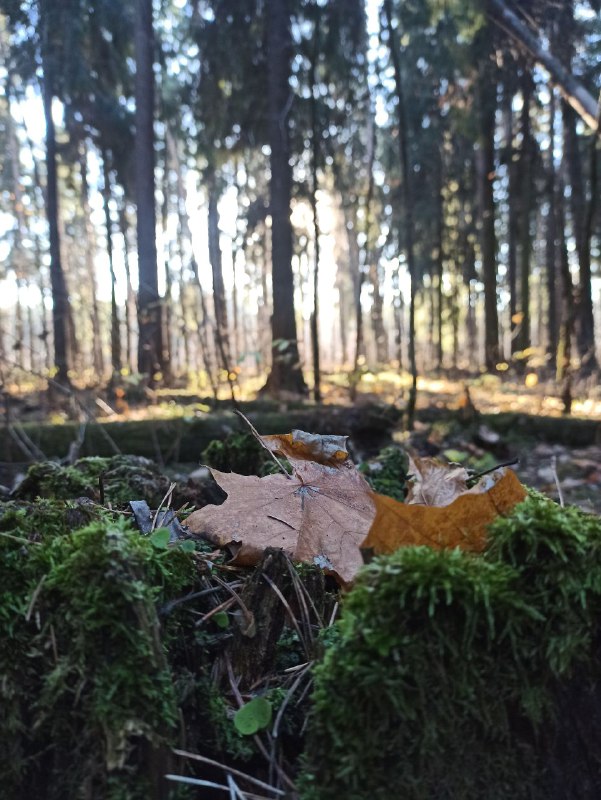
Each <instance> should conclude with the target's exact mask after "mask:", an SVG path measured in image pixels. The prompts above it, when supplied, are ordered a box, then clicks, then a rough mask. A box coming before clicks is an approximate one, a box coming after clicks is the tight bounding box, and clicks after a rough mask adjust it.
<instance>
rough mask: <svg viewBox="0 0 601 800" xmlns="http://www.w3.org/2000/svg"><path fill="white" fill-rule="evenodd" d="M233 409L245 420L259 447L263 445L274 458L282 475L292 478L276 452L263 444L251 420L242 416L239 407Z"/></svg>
mask: <svg viewBox="0 0 601 800" xmlns="http://www.w3.org/2000/svg"><path fill="white" fill-rule="evenodd" d="M234 411H235V413H236V414H238V416H239V417H242V419H243V420H244V422H246V424H247V425H248V427H249V428H250V432H251V433H252V435H253V436H254V437H255V439H256V440H257V441H258V442H259V444H260V445H261V447H264V448H265V450H267V452H268V453H269V455H270V456H271V457H272V458H273V460H274V461H275V463H276V464H277V465H278V467H279V468H280V470H281V471H282V472H283V473H284V475H285V476H286V477H287V478H292V475H290V474H289V473H288V471H287V470H286V467H285V466H284V465H283V464H282V462H281V461H280V460H279V458H278V457H277V456H276V454H275V453H273V452H272V451H271V450H270V449H269V447H267V445H266V444H265V442H264V441H263V439H262V438H261V434H260V433H259V431H258V430H257V429H256V428H255V426H254V425H253V424H252V422H251V421H250V420H249V419H248V417H245V416H244V414H243V413H242V412H241V411H240V409H239V408H236V409H234Z"/></svg>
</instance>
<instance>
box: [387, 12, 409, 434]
mask: <svg viewBox="0 0 601 800" xmlns="http://www.w3.org/2000/svg"><path fill="white" fill-rule="evenodd" d="M384 14H385V18H386V30H387V32H388V46H389V47H390V55H391V58H392V64H393V67H394V80H395V90H396V99H397V104H396V105H397V120H398V146H399V159H400V163H401V179H402V189H403V216H404V219H405V231H404V233H405V252H406V257H407V267H408V270H409V282H410V287H409V369H410V371H411V389H410V391H409V400H408V402H407V427H408V429H409V430H411V429H412V428H413V420H414V416H415V402H416V398H417V364H416V360H415V295H416V282H417V272H416V265H415V253H414V248H413V237H414V230H413V225H414V220H413V205H412V203H413V200H412V191H411V185H410V180H411V172H412V171H411V169H410V164H409V155H408V143H407V138H408V136H409V130H408V127H407V112H406V106H405V90H404V86H403V75H402V72H401V57H400V53H399V49H398V39H399V34H398V31H395V28H394V26H393V22H392V2H391V0H384Z"/></svg>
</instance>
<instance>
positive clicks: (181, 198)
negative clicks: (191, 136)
mask: <svg viewBox="0 0 601 800" xmlns="http://www.w3.org/2000/svg"><path fill="white" fill-rule="evenodd" d="M165 140H166V143H167V148H168V150H169V155H170V158H171V167H172V169H173V170H174V172H175V178H176V189H177V223H178V239H179V243H180V252H181V253H182V266H183V264H184V258H183V243H184V241H186V242H188V246H189V248H190V262H189V265H188V266H189V267H190V269H191V270H192V273H193V275H194V280H195V284H196V287H197V289H198V295H199V299H200V311H201V312H202V317H201V315H200V314H199V309H198V304H197V303H193V305H192V307H193V315H194V325H195V328H196V331H197V335H198V345H199V350H200V354H201V359H202V363H203V367H204V369H205V372H206V374H207V380H208V381H209V384H210V386H211V391H212V392H213V396H214V398H215V399H217V395H218V387H217V383H216V380H215V375H214V370H213V363H212V360H211V353H210V348H209V342H208V335H207V328H208V324H209V318H208V311H207V303H206V298H205V293H204V290H203V288H202V283H201V281H200V273H199V270H198V263H197V262H196V257H195V255H194V250H193V247H192V232H191V231H190V223H189V220H188V211H187V208H186V199H187V198H186V188H185V184H184V176H183V172H182V161H181V158H180V153H179V149H178V144H177V140H176V138H175V137H174V136H173V134H172V132H171V129H170V128H167V131H166V135H165Z"/></svg>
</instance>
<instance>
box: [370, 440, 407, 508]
mask: <svg viewBox="0 0 601 800" xmlns="http://www.w3.org/2000/svg"><path fill="white" fill-rule="evenodd" d="M408 468H409V459H408V457H407V453H406V452H405V450H402V449H401V448H400V447H385V448H384V449H383V450H382V451H381V452H380V454H379V455H378V457H377V458H376V459H374V460H373V461H370V462H369V463H366V464H363V465H362V467H361V472H363V474H364V475H365V477H366V479H367V482H368V483H369V485H370V486H371V487H372V489H373V490H374V492H378V493H379V494H385V495H388V496H389V497H394V498H395V500H399V501H400V502H401V503H402V502H403V501H404V499H405V497H406V495H407V471H408Z"/></svg>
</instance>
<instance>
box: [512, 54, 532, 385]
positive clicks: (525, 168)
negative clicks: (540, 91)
mask: <svg viewBox="0 0 601 800" xmlns="http://www.w3.org/2000/svg"><path fill="white" fill-rule="evenodd" d="M531 96H532V80H531V78H530V75H529V74H528V73H527V72H526V69H525V68H524V73H523V76H522V114H521V122H520V126H521V133H522V145H521V149H520V158H519V162H518V164H519V189H520V193H519V220H518V233H519V251H518V252H519V274H520V324H519V334H518V336H517V337H516V339H517V349H518V350H519V351H521V352H522V353H523V351H524V350H527V349H528V348H529V347H530V259H531V255H532V238H531V234H530V222H531V220H530V217H531V211H532V193H533V186H532V182H533V164H532V161H533V159H534V148H533V141H532V135H531V132H530V101H531ZM525 366H526V365H525V363H524V359H523V358H522V359H520V367H521V368H522V369H523V368H524V367H525Z"/></svg>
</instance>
